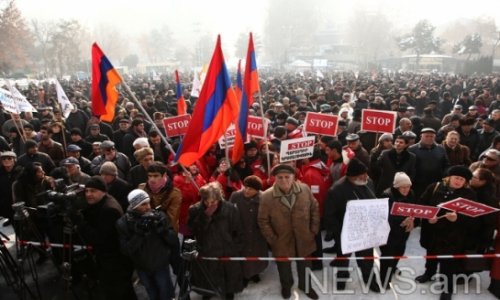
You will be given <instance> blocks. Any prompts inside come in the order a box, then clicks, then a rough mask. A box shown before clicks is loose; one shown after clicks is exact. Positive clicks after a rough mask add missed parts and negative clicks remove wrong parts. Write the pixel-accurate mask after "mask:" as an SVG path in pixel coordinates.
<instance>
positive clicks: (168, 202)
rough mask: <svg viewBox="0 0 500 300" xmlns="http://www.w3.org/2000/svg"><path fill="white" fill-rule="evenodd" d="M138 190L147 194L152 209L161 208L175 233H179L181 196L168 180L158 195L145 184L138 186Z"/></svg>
mask: <svg viewBox="0 0 500 300" xmlns="http://www.w3.org/2000/svg"><path fill="white" fill-rule="evenodd" d="M139 189H142V190H144V191H145V192H146V193H148V195H149V197H150V199H151V207H152V208H156V207H158V206H161V210H162V211H163V212H164V213H165V214H166V215H167V217H168V219H169V221H170V224H172V227H173V228H174V230H175V232H179V214H180V211H181V203H182V194H181V191H180V190H179V189H178V188H175V187H174V186H173V183H172V181H171V180H170V179H169V180H168V182H167V184H166V185H165V187H163V188H162V189H161V190H160V191H159V192H158V193H153V192H152V191H151V189H150V188H149V186H148V185H147V183H142V184H140V185H139Z"/></svg>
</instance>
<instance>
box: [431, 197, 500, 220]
mask: <svg viewBox="0 0 500 300" xmlns="http://www.w3.org/2000/svg"><path fill="white" fill-rule="evenodd" d="M438 206H439V207H442V208H446V209H448V210H451V211H454V212H456V213H459V214H462V215H466V216H469V217H473V218H475V217H479V216H482V215H487V214H491V213H494V212H497V211H499V209H498V208H494V207H491V206H488V205H485V204H482V203H479V202H476V201H472V200H468V199H465V198H457V199H453V200H451V201H448V202H444V203H440V204H438Z"/></svg>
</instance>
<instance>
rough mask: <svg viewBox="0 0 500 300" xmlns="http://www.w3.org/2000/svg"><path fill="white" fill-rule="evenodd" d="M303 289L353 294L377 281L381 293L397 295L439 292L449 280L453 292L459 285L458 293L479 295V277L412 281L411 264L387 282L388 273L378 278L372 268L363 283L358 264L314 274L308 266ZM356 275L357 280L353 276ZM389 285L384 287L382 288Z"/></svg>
mask: <svg viewBox="0 0 500 300" xmlns="http://www.w3.org/2000/svg"><path fill="white" fill-rule="evenodd" d="M334 269H336V270H337V271H339V272H342V271H344V272H349V274H350V277H349V278H339V277H338V276H337V275H336V272H335V270H334ZM305 272H306V274H305V278H306V290H305V291H306V292H308V291H309V290H310V288H311V287H312V288H313V289H314V290H315V291H316V293H318V294H322V295H355V294H368V293H370V292H371V291H370V285H371V284H372V282H374V281H376V282H377V283H378V285H379V287H380V294H386V293H391V294H394V293H396V294H398V295H413V294H420V295H440V294H441V293H442V292H443V290H444V288H445V286H446V285H447V283H448V280H451V281H452V283H453V285H452V286H453V291H451V292H453V293H456V292H457V286H459V285H460V286H462V287H463V288H460V294H464V295H478V294H481V277H480V276H479V274H477V273H473V274H468V275H466V274H454V275H452V277H451V278H448V277H447V276H445V275H443V274H436V275H434V276H433V277H432V280H431V281H430V282H429V283H428V284H419V283H418V282H416V281H415V277H416V276H417V275H418V274H417V273H416V272H415V270H414V269H413V268H411V267H400V268H398V269H397V271H396V272H395V274H394V275H393V278H392V280H391V281H390V283H389V284H387V282H388V281H389V273H390V272H387V273H388V275H387V276H386V278H380V276H379V274H378V272H377V271H375V268H373V269H372V271H371V272H370V276H369V278H368V280H366V282H365V281H364V280H363V275H362V273H361V270H360V269H359V268H358V267H344V268H340V267H335V268H324V269H323V272H322V273H320V274H315V273H314V271H312V270H311V269H310V268H307V269H306V271H305ZM354 276H356V279H357V280H354V279H353V277H354ZM339 282H345V283H346V285H345V288H344V289H338V288H337V283H339ZM380 283H383V284H380ZM387 286H388V287H390V288H385V287H387Z"/></svg>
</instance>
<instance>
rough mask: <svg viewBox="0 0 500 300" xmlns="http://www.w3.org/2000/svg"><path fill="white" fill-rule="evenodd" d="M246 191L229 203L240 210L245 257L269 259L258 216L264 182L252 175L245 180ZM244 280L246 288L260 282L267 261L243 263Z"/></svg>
mask: <svg viewBox="0 0 500 300" xmlns="http://www.w3.org/2000/svg"><path fill="white" fill-rule="evenodd" d="M243 184H244V189H243V190H242V191H238V192H235V193H233V194H232V195H231V198H230V199H229V201H230V202H231V203H234V204H235V205H236V207H237V208H238V213H239V215H240V216H239V220H240V222H241V232H242V237H241V241H242V244H243V245H242V250H241V255H242V256H244V257H252V256H254V257H267V256H268V254H267V252H268V247H267V243H266V240H265V239H264V237H263V236H262V233H261V232H260V230H259V225H258V224H257V214H258V212H259V205H260V199H261V195H262V193H261V191H262V181H261V180H260V178H259V177H257V176H255V175H251V176H248V177H246V178H245V180H244V182H243ZM242 267H243V280H244V285H245V286H246V285H247V284H248V282H249V281H252V282H255V283H257V282H259V281H260V276H259V274H260V273H262V272H263V271H264V270H265V269H266V267H267V261H252V262H250V261H249V262H243V266H242Z"/></svg>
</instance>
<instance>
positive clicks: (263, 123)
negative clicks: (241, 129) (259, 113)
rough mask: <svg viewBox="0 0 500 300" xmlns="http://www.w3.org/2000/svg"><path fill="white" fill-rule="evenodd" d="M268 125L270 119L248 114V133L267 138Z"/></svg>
mask: <svg viewBox="0 0 500 300" xmlns="http://www.w3.org/2000/svg"><path fill="white" fill-rule="evenodd" d="M268 125H269V120H268V119H263V118H259V117H255V116H248V122H247V135H251V136H254V137H258V138H265V137H266V136H267V127H268Z"/></svg>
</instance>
